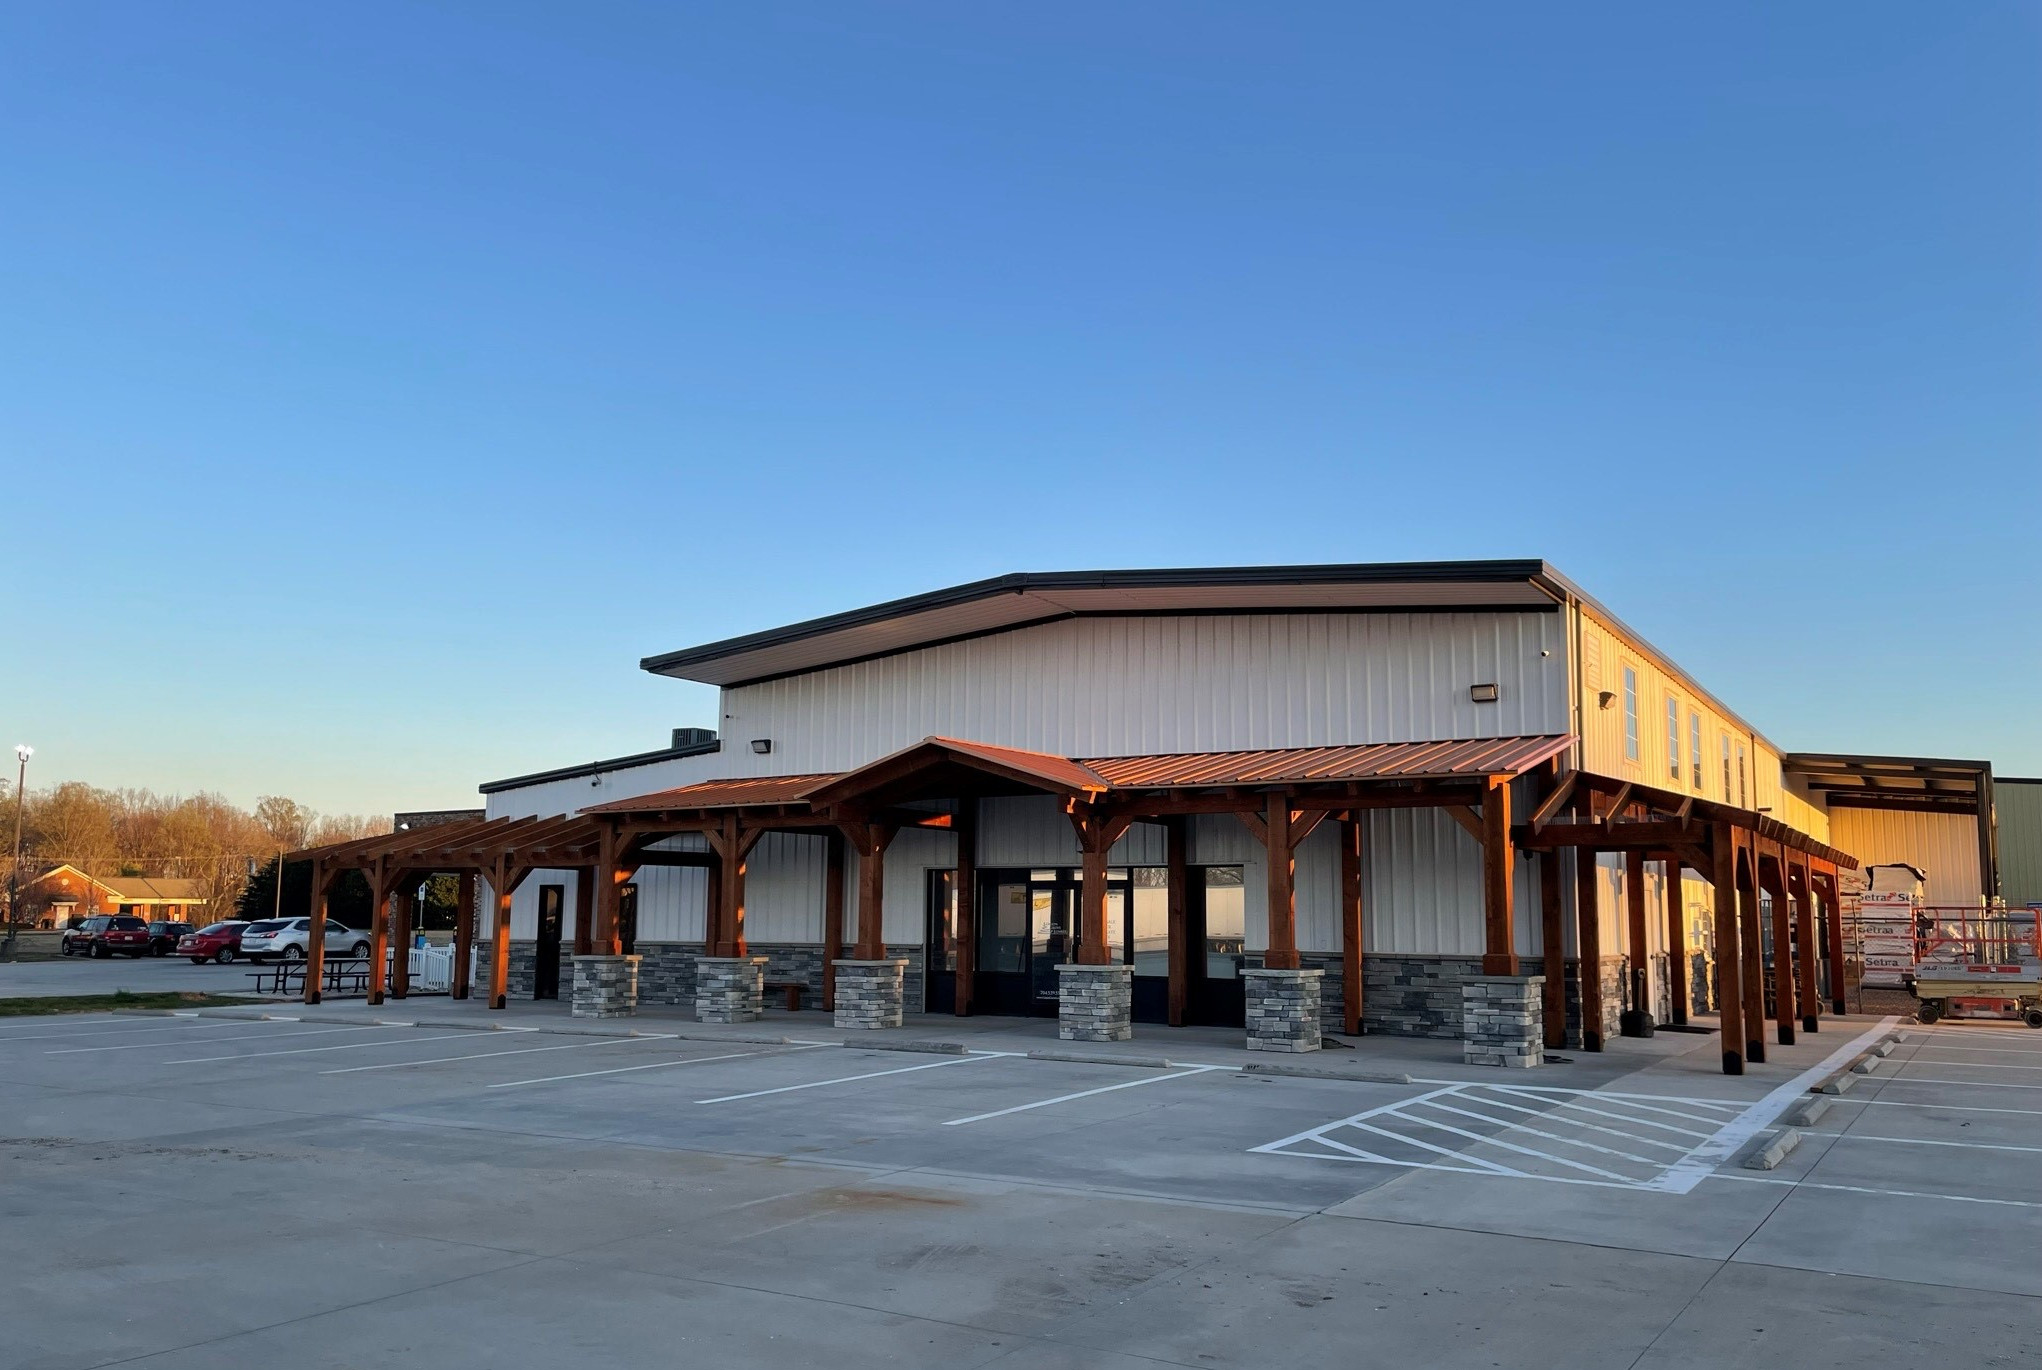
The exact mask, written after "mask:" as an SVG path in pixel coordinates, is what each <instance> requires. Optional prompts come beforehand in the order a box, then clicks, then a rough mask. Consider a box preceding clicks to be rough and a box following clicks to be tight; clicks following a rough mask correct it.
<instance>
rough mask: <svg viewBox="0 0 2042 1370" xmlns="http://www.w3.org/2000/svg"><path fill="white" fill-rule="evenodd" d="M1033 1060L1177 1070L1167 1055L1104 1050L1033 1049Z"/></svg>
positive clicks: (1031, 1057)
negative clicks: (1116, 1052) (1115, 1053)
mask: <svg viewBox="0 0 2042 1370" xmlns="http://www.w3.org/2000/svg"><path fill="white" fill-rule="evenodd" d="M1028 1059H1029V1060H1031V1061H1065V1062H1069V1063H1071V1064H1073V1065H1081V1066H1134V1067H1137V1068H1139V1069H1142V1070H1175V1069H1176V1063H1175V1062H1173V1061H1171V1060H1170V1058H1169V1057H1167V1056H1112V1055H1109V1054H1107V1053H1106V1052H1103V1051H1031V1052H1029V1053H1028Z"/></svg>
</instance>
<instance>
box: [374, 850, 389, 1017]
mask: <svg viewBox="0 0 2042 1370" xmlns="http://www.w3.org/2000/svg"><path fill="white" fill-rule="evenodd" d="M393 883H394V882H393V881H392V880H391V879H390V872H389V858H388V857H379V858H378V859H377V861H376V869H375V871H374V873H373V874H372V875H371V876H370V878H369V898H370V900H371V903H370V904H369V1007H370V1008H376V1007H378V1006H379V1005H381V1004H382V1002H383V990H384V986H385V981H386V977H387V974H388V970H387V968H388V966H389V964H390V915H391V909H390V896H391V895H392V894H394V893H395V890H393V889H392V888H391V886H392V884H393Z"/></svg>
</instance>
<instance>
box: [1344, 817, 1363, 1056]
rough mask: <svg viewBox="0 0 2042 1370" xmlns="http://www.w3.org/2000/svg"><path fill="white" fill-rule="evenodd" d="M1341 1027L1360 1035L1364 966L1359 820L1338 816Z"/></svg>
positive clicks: (1350, 1034)
mask: <svg viewBox="0 0 2042 1370" xmlns="http://www.w3.org/2000/svg"><path fill="white" fill-rule="evenodd" d="M1339 831H1340V1027H1341V1030H1342V1031H1343V1032H1345V1033H1346V1034H1347V1035H1348V1036H1349V1037H1358V1036H1360V1035H1361V1020H1362V991H1363V989H1364V988H1365V986H1366V981H1365V979H1364V976H1365V975H1366V973H1367V970H1366V967H1365V966H1364V965H1363V960H1362V958H1363V953H1364V947H1363V941H1364V933H1365V931H1366V926H1367V925H1366V924H1365V923H1364V921H1363V917H1362V915H1363V913H1364V910H1363V908H1362V902H1361V901H1362V892H1361V834H1362V821H1361V816H1360V815H1359V814H1355V813H1346V814H1342V815H1341V816H1340V829H1339Z"/></svg>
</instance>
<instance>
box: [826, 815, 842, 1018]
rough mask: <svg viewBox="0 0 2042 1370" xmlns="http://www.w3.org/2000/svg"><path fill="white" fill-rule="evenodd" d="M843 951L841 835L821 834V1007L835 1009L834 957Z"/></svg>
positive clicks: (835, 978) (835, 972) (835, 962)
mask: <svg viewBox="0 0 2042 1370" xmlns="http://www.w3.org/2000/svg"><path fill="white" fill-rule="evenodd" d="M843 954H844V835H843V834H842V833H840V832H831V833H825V834H824V835H823V860H822V1006H823V1011H824V1012H825V1013H834V1012H836V1010H837V958H838V957H840V956H842V955H843Z"/></svg>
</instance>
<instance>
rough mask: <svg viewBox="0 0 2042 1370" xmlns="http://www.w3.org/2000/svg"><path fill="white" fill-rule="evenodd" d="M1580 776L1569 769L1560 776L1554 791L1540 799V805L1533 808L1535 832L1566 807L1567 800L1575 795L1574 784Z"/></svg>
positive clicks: (1532, 820)
mask: <svg viewBox="0 0 2042 1370" xmlns="http://www.w3.org/2000/svg"><path fill="white" fill-rule="evenodd" d="M1579 778H1580V777H1579V773H1578V772H1575V771H1569V772H1568V773H1567V774H1566V775H1564V776H1562V777H1561V778H1560V783H1559V784H1558V785H1556V786H1554V787H1553V792H1552V793H1551V794H1549V795H1547V796H1546V797H1545V798H1544V799H1542V800H1540V801H1539V806H1538V807H1537V808H1536V809H1533V810H1532V816H1531V829H1532V831H1533V832H1537V831H1539V830H1540V829H1541V828H1543V827H1545V826H1546V824H1547V823H1548V822H1549V821H1551V819H1552V817H1553V815H1554V814H1556V813H1558V812H1559V811H1560V810H1561V809H1562V808H1564V807H1566V804H1567V801H1568V800H1569V799H1571V798H1572V797H1573V795H1574V786H1575V784H1576V783H1577V782H1578V781H1579Z"/></svg>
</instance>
